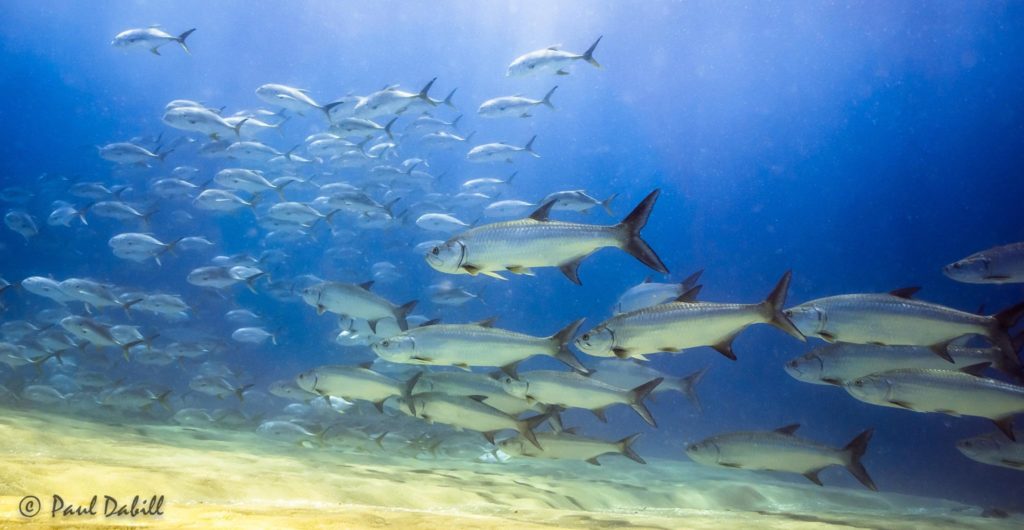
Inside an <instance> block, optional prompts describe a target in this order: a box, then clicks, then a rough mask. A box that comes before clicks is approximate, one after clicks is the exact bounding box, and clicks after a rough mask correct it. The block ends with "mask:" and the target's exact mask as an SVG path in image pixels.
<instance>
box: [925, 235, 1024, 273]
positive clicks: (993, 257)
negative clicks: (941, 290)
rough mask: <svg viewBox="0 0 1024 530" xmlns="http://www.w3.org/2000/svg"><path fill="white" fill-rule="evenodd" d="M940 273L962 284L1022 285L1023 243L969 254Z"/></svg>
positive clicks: (1023, 268)
mask: <svg viewBox="0 0 1024 530" xmlns="http://www.w3.org/2000/svg"><path fill="white" fill-rule="evenodd" d="M942 272H943V273H945V275H946V276H949V277H950V278H952V279H954V280H956V281H958V282H964V283H1024V242H1020V243H1010V244H1009V245H1003V246H1001V247H995V248H990V249H988V250H982V251H981V252H977V253H975V254H971V255H970V256H967V257H966V258H964V259H962V260H959V261H956V262H953V263H950V264H949V265H946V266H945V267H944V268H943V269H942Z"/></svg>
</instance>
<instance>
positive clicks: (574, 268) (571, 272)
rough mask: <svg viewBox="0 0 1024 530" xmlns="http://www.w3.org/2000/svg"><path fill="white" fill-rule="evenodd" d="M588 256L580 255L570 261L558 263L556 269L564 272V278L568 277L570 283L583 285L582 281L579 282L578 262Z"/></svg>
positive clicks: (581, 261)
mask: <svg viewBox="0 0 1024 530" xmlns="http://www.w3.org/2000/svg"><path fill="white" fill-rule="evenodd" d="M588 256H590V254H586V255H584V256H580V257H578V258H576V259H574V260H572V261H567V262H565V263H563V264H561V265H559V266H558V270H560V271H562V274H564V275H565V277H566V278H569V281H571V282H572V283H575V284H576V285H583V283H582V282H580V263H583V260H585V259H587V257H588Z"/></svg>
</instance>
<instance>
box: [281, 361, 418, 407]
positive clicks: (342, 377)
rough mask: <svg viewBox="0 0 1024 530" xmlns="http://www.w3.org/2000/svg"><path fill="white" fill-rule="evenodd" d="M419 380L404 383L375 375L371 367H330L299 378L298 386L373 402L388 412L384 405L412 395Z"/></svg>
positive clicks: (414, 378) (315, 370)
mask: <svg viewBox="0 0 1024 530" xmlns="http://www.w3.org/2000/svg"><path fill="white" fill-rule="evenodd" d="M419 377H420V374H416V375H414V376H413V377H412V378H411V379H410V380H409V381H406V382H404V383H403V382H402V381H399V380H397V379H393V378H391V377H388V376H386V375H383V374H380V373H377V372H374V371H373V370H371V369H369V367H368V366H367V365H362V366H344V365H329V366H320V367H318V368H314V369H312V370H309V371H306V372H302V373H301V374H299V375H298V376H297V377H296V378H295V384H296V385H298V387H299V388H301V389H302V390H305V391H306V392H311V393H314V394H319V395H321V396H337V397H341V398H344V399H346V400H349V401H351V400H354V399H361V400H364V401H369V402H371V403H373V404H374V406H375V407H377V410H378V411H380V412H384V402H385V401H387V400H388V398H391V397H400V396H403V395H405V396H409V395H410V394H411V390H412V388H413V387H415V386H416V381H417V380H418V379H419Z"/></svg>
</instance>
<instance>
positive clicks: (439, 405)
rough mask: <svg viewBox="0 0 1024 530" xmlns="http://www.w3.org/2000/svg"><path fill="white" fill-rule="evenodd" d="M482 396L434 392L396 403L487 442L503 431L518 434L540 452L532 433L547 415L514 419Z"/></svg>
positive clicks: (417, 414) (426, 418)
mask: <svg viewBox="0 0 1024 530" xmlns="http://www.w3.org/2000/svg"><path fill="white" fill-rule="evenodd" d="M482 397H483V396H475V397H467V396H449V395H447V394H441V393H438V392H427V393H424V394H415V395H413V396H411V397H403V398H401V399H400V400H399V402H400V404H401V405H402V406H401V410H403V411H405V410H406V409H408V411H409V412H412V414H413V415H415V416H416V417H418V418H421V419H424V420H426V421H429V422H431V423H434V422H436V423H443V424H445V425H451V426H453V427H461V428H463V429H469V430H473V431H477V432H480V433H482V434H483V435H484V438H486V439H487V441H488V442H490V443H491V444H494V435H495V434H497V433H498V432H501V431H504V430H514V431H518V432H519V434H520V435H521V436H523V438H525V439H526V440H529V441H530V443H532V444H533V445H534V446H535V447H537V448H539V449H543V447H542V446H541V444H540V442H539V441H537V436H536V435H535V433H534V432H533V430H534V429H535V428H536V427H537V426H538V425H540V424H541V423H543V422H544V421H546V420H547V419H548V414H546V413H545V414H538V415H536V416H531V417H529V418H526V419H522V420H521V419H518V418H516V417H515V416H511V415H509V414H506V413H504V412H502V411H500V410H498V409H496V408H494V407H492V406H490V405H488V404H487V403H486V398H484V399H479V398H482Z"/></svg>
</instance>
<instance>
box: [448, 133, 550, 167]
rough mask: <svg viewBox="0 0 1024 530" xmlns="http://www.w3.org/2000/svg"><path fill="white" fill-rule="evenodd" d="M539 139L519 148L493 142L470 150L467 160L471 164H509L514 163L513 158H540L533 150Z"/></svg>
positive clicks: (534, 137) (531, 139)
mask: <svg viewBox="0 0 1024 530" xmlns="http://www.w3.org/2000/svg"><path fill="white" fill-rule="evenodd" d="M536 139H537V136H536V135H534V136H533V137H532V138H530V141H529V142H526V145H524V146H522V147H519V146H515V145H511V144H506V143H503V142H493V143H489V144H481V145H478V146H476V147H474V148H472V149H470V150H469V152H468V153H466V160H467V161H469V162H476V163H483V162H508V163H512V161H513V158H518V157H520V156H523V155H529V156H532V157H534V158H540V155H539V154H537V152H536V151H534V150H533V142H534V141H535V140H536Z"/></svg>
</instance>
